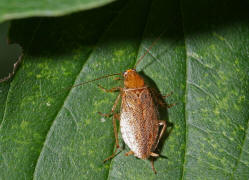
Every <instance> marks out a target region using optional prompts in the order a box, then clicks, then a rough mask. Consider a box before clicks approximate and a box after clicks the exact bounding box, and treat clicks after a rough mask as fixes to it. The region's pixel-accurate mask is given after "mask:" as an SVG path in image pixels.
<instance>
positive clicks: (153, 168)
mask: <svg viewBox="0 0 249 180" xmlns="http://www.w3.org/2000/svg"><path fill="white" fill-rule="evenodd" d="M150 163H151V168H152V170H153V172H154V173H155V174H156V169H155V167H154V160H153V159H151V160H150Z"/></svg>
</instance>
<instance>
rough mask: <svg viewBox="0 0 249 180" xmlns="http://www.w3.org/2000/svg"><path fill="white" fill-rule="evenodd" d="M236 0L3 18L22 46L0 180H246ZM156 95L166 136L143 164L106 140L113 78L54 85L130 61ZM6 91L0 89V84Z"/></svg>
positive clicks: (0, 137) (247, 141)
mask: <svg viewBox="0 0 249 180" xmlns="http://www.w3.org/2000/svg"><path fill="white" fill-rule="evenodd" d="M247 12H248V6H247V4H242V3H239V2H237V1H234V0H233V1H232V0H230V1H219V2H217V1H202V2H199V1H197V0H191V1H190V0H188V1H187V0H185V1H181V2H179V1H173V0H172V1H163V0H154V1H149V0H148V1H144V0H140V1H139V0H137V1H129V2H122V1H119V2H116V3H112V4H111V5H108V6H105V7H102V8H99V9H94V10H89V11H85V12H81V13H77V14H73V15H70V16H65V17H60V18H33V19H26V20H19V21H15V22H13V23H12V28H11V31H10V37H11V39H12V41H15V42H18V43H20V45H21V46H22V47H23V49H24V58H23V60H24V61H23V64H22V66H21V67H20V69H19V71H18V72H17V74H16V76H15V77H14V79H13V81H12V82H11V85H10V89H9V91H8V94H7V95H5V96H4V95H3V96H2V97H3V98H2V100H1V99H0V100H1V101H2V102H4V104H6V106H3V108H2V110H1V111H0V112H3V115H1V116H0V117H3V120H2V123H1V126H0V128H1V129H0V154H1V156H0V169H1V170H0V171H1V172H3V173H2V174H1V175H0V177H1V178H2V179H17V178H18V179H32V178H34V179H69V178H70V179H203V178H204V179H248V177H249V173H248V172H249V158H248V157H249V156H248V150H247V149H248V146H249V137H248V131H249V130H248V119H249V111H248V105H249V101H248V95H249V90H248V87H249V78H248V77H249V76H248V75H249V68H248V67H249V61H248V56H249V54H248V47H249V39H248V35H249V26H248V24H249V23H248V13H247ZM162 32H164V34H163V36H162V37H161V38H160V40H159V41H158V42H157V44H156V45H155V46H154V47H153V49H152V50H151V51H150V53H149V54H148V55H147V56H146V57H145V58H144V59H143V61H142V62H141V63H140V64H139V66H138V70H139V71H140V72H141V73H143V74H144V75H145V76H147V77H149V78H150V79H151V80H152V81H153V82H154V83H155V84H156V86H157V88H158V89H159V90H160V92H161V93H162V94H167V93H169V92H171V91H173V92H174V94H173V95H172V96H170V97H169V98H168V99H167V103H177V105H176V106H175V107H172V108H171V109H169V110H168V115H167V118H166V120H167V122H168V124H169V125H170V124H171V127H169V128H168V134H169V135H168V137H167V138H166V140H165V141H164V142H163V143H162V144H161V146H162V149H161V154H162V155H164V156H166V157H167V158H166V159H165V158H158V160H157V161H156V162H155V167H156V169H157V171H158V174H157V175H154V174H153V171H152V170H151V167H150V162H149V161H143V160H139V159H136V158H134V157H133V156H130V157H124V155H123V154H124V153H125V152H127V151H128V148H127V147H125V149H124V150H123V151H121V153H119V154H118V155H117V156H116V157H115V158H114V159H113V160H112V161H111V162H109V163H106V164H103V162H102V161H103V159H105V158H106V157H107V156H109V155H110V154H111V153H112V151H113V147H114V135H113V129H112V122H111V119H109V118H102V117H100V116H99V115H98V113H97V112H99V111H101V112H109V111H110V109H111V107H112V105H113V102H114V100H115V98H116V96H117V94H112V93H105V92H103V91H102V90H101V89H99V88H98V87H97V84H101V85H102V86H104V87H106V88H111V87H115V86H122V82H117V81H115V80H113V79H114V78H109V79H103V80H100V81H98V82H94V83H89V84H86V85H84V86H80V87H77V88H73V89H71V90H70V89H66V90H65V87H69V86H71V85H73V84H78V83H80V82H84V81H87V80H90V79H94V78H96V77H100V76H103V75H106V74H111V73H117V72H123V71H125V70H126V69H128V68H132V67H133V66H134V64H135V62H136V60H137V59H138V58H139V57H141V55H143V54H144V52H145V51H146V49H147V48H148V47H149V46H150V45H151V44H152V42H153V41H154V40H155V39H156V38H157V37H158V36H159V34H161V33H162ZM5 94H6V92H5ZM6 96H7V98H6V100H5V98H4V97H6Z"/></svg>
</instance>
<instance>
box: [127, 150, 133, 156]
mask: <svg viewBox="0 0 249 180" xmlns="http://www.w3.org/2000/svg"><path fill="white" fill-rule="evenodd" d="M132 154H134V152H133V151H129V152H127V153H125V156H130V155H132Z"/></svg>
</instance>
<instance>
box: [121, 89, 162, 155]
mask: <svg viewBox="0 0 249 180" xmlns="http://www.w3.org/2000/svg"><path fill="white" fill-rule="evenodd" d="M120 128H121V133H122V137H123V139H124V141H125V143H126V144H127V145H128V146H129V148H130V149H131V150H132V151H133V152H134V154H135V156H137V157H138V158H142V159H146V158H148V157H149V156H150V153H151V152H152V151H153V150H154V149H155V147H154V144H155V142H156V140H157V135H158V113H157V110H156V106H155V104H154V102H153V99H152V97H151V94H150V91H149V90H148V88H144V89H142V90H128V91H124V92H123V95H122V106H121V115H120Z"/></svg>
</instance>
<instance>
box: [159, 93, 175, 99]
mask: <svg viewBox="0 0 249 180" xmlns="http://www.w3.org/2000/svg"><path fill="white" fill-rule="evenodd" d="M172 94H173V92H171V93H169V94H166V95H164V96H162V97H163V98H167V97H169V96H171V95H172Z"/></svg>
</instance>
